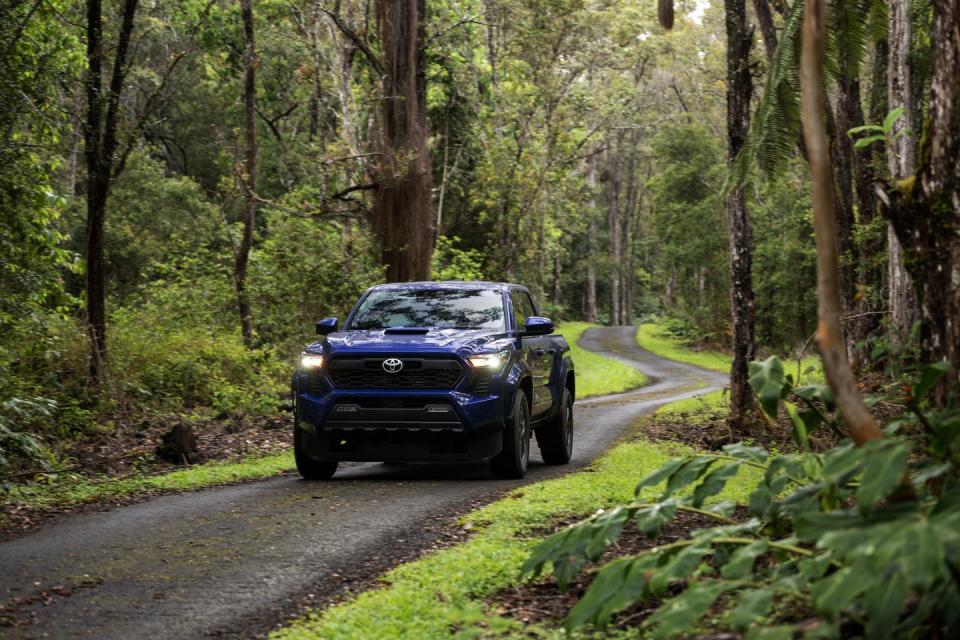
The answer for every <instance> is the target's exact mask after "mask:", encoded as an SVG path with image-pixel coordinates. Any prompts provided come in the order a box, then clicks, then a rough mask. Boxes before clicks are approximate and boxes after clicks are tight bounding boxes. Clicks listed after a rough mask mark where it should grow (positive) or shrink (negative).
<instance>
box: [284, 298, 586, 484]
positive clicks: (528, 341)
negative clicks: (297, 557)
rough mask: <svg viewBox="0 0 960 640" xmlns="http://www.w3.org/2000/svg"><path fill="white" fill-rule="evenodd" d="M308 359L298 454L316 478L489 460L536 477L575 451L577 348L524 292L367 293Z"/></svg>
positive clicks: (323, 325)
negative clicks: (343, 464) (533, 448)
mask: <svg viewBox="0 0 960 640" xmlns="http://www.w3.org/2000/svg"><path fill="white" fill-rule="evenodd" d="M317 333H318V334H319V335H321V336H323V337H322V338H321V339H320V340H319V341H317V342H315V343H313V344H311V345H309V346H308V347H307V348H306V349H305V350H304V352H303V354H302V357H301V362H300V367H299V369H298V370H297V372H296V374H295V376H294V379H293V394H294V399H295V402H294V439H293V443H294V453H295V457H296V463H297V469H298V471H299V472H300V474H301V475H302V476H303V477H304V478H307V479H326V478H330V477H332V476H333V474H334V473H335V472H336V470H337V464H338V463H339V462H340V461H346V460H351V461H367V462H373V461H378V462H457V463H466V462H489V464H490V467H491V469H492V471H493V473H494V475H496V476H498V477H509V478H519V477H522V476H523V475H524V474H525V473H526V471H527V465H528V462H529V458H530V441H531V435H536V440H537V445H538V447H539V449H540V454H541V457H542V458H543V461H544V462H545V463H547V464H565V463H567V462H568V461H569V460H570V455H571V453H572V450H573V403H574V400H575V398H576V379H575V377H574V369H573V361H572V359H571V358H570V347H569V346H568V345H567V342H566V341H565V340H564V339H563V337H562V336H559V335H551V334H552V333H553V323H552V322H551V321H550V320H549V319H547V318H544V317H541V316H540V315H538V313H537V307H536V305H535V304H534V301H533V298H532V297H531V295H530V292H529V291H528V290H527V289H526V288H525V287H522V286H518V285H514V284H503V283H490V282H412V283H402V284H385V285H378V286H375V287H372V288H371V289H369V290H368V291H367V292H366V293H365V294H364V295H363V296H362V297H361V298H360V300H359V302H357V304H356V306H355V307H354V308H353V310H352V311H351V312H350V315H349V316H347V319H346V322H344V323H343V327H342V328H339V326H338V322H337V319H336V318H327V319H325V320H320V321H319V322H317Z"/></svg>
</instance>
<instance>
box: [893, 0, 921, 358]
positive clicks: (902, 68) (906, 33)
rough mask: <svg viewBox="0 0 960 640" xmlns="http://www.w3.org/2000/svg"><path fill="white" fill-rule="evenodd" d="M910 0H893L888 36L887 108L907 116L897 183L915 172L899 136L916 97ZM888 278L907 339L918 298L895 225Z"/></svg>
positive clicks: (897, 145)
mask: <svg viewBox="0 0 960 640" xmlns="http://www.w3.org/2000/svg"><path fill="white" fill-rule="evenodd" d="M912 33H913V29H912V23H911V16H910V0H891V1H890V6H889V26H888V29H887V38H888V42H889V53H888V56H887V96H888V98H887V100H888V108H889V109H891V110H893V109H903V111H904V115H903V117H902V118H899V119H897V122H896V123H895V124H894V129H893V131H892V133H893V136H892V138H891V141H890V144H889V146H888V147H887V166H888V168H889V171H890V179H891V180H893V181H894V182H896V181H897V180H903V179H904V178H906V177H907V176H912V175H913V167H914V155H915V148H914V147H915V144H914V136H912V135H899V134H901V132H903V133H904V134H906V133H907V132H905V131H903V130H904V129H906V128H909V125H910V122H911V120H912V119H913V98H912V94H911V91H910V43H911V41H912ZM887 242H888V245H887V249H888V259H889V262H888V264H889V267H888V281H889V283H890V285H889V286H890V300H889V302H890V314H891V316H892V318H893V327H894V330H895V332H896V336H897V337H899V338H900V339H905V338H906V337H907V335H908V334H909V332H910V328H911V326H912V325H913V322H914V320H915V319H916V317H915V316H916V313H915V308H916V298H915V296H914V294H913V291H912V284H911V282H910V274H909V273H908V272H907V268H906V265H905V264H904V260H903V248H902V246H901V241H900V239H899V238H898V235H897V233H896V231H895V230H894V228H893V226H892V225H891V226H890V227H889V230H888V233H887Z"/></svg>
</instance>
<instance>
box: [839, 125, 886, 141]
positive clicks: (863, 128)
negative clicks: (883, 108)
mask: <svg viewBox="0 0 960 640" xmlns="http://www.w3.org/2000/svg"><path fill="white" fill-rule="evenodd" d="M864 131H878V132H880V133H883V127H881V126H880V125H877V124H864V125H861V126H859V127H853V128H852V129H848V130H847V136H848V137H850V138H852V137H854V136H855V135H856V134H858V133H863V132H864Z"/></svg>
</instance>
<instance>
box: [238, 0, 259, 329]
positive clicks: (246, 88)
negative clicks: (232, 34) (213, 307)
mask: <svg viewBox="0 0 960 640" xmlns="http://www.w3.org/2000/svg"><path fill="white" fill-rule="evenodd" d="M240 10H241V13H242V14H243V37H244V43H245V47H244V50H243V68H244V74H243V127H244V166H243V173H244V175H243V191H244V203H243V235H242V236H241V238H240V246H239V247H238V248H237V255H236V260H235V262H234V269H233V280H234V284H235V285H236V289H237V310H238V311H239V312H240V331H241V332H242V334H243V343H244V344H245V345H247V346H248V347H249V346H251V345H252V344H253V320H252V318H251V311H250V297H249V295H248V294H247V265H248V264H249V261H250V248H251V246H252V245H253V223H254V219H255V217H256V215H257V201H256V192H257V127H256V124H257V123H256V117H257V104H256V100H257V84H256V81H257V75H256V74H257V71H256V68H257V53H256V47H255V44H256V43H255V40H254V28H253V27H254V24H253V0H240Z"/></svg>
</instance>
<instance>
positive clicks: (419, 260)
mask: <svg viewBox="0 0 960 640" xmlns="http://www.w3.org/2000/svg"><path fill="white" fill-rule="evenodd" d="M377 9H378V16H377V17H378V22H379V30H380V43H381V46H382V47H383V57H384V69H385V72H386V73H385V75H384V77H383V94H384V97H383V100H382V104H383V110H382V114H381V115H382V118H383V123H382V132H381V153H382V155H381V157H380V179H379V187H378V189H377V193H376V199H375V202H374V214H373V222H374V229H375V230H376V232H377V236H378V238H379V240H380V247H381V259H382V261H383V263H384V264H385V265H386V267H387V272H386V278H387V281H388V282H402V281H407V280H426V279H429V277H430V258H431V256H432V254H433V236H434V231H433V222H434V219H433V211H432V193H431V192H432V186H433V178H432V176H431V172H430V154H429V152H428V149H427V135H428V132H427V104H426V78H425V62H424V28H425V27H424V25H425V13H426V1H425V0H379V2H378V3H377Z"/></svg>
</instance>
